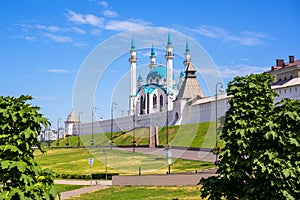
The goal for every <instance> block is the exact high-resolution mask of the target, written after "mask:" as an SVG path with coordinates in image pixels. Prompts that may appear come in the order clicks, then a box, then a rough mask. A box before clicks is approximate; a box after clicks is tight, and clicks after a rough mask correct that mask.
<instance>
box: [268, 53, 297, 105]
mask: <svg viewBox="0 0 300 200" xmlns="http://www.w3.org/2000/svg"><path fill="white" fill-rule="evenodd" d="M268 73H270V74H272V75H273V76H274V78H275V82H274V83H273V85H272V89H274V91H276V92H277V93H278V94H279V97H277V98H276V101H279V100H281V99H283V98H290V99H298V100H299V99H300V59H299V60H295V59H294V56H289V62H288V63H285V62H284V59H276V65H275V66H272V67H271V70H270V71H268Z"/></svg>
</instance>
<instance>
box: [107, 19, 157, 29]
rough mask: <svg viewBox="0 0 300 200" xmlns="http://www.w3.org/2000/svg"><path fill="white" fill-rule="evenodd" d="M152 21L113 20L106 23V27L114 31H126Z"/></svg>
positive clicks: (141, 26)
mask: <svg viewBox="0 0 300 200" xmlns="http://www.w3.org/2000/svg"><path fill="white" fill-rule="evenodd" d="M150 24H151V23H150V22H145V21H142V20H123V21H122V20H111V21H109V22H108V23H107V24H106V25H105V27H104V28H105V29H107V30H114V31H126V30H132V29H137V28H143V27H146V26H149V25H150Z"/></svg>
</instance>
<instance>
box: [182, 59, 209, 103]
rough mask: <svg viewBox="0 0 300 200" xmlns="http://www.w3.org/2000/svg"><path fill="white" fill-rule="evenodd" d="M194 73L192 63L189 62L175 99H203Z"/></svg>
mask: <svg viewBox="0 0 300 200" xmlns="http://www.w3.org/2000/svg"><path fill="white" fill-rule="evenodd" d="M195 73H196V69H195V67H194V66H193V63H192V61H189V62H188V65H187V68H186V70H185V79H184V81H183V82H182V85H181V87H180V89H179V92H178V95H177V99H191V98H193V97H195V96H199V97H200V98H204V97H205V96H204V93H203V91H202V89H201V87H200V85H199V82H198V80H197V78H196V74H195Z"/></svg>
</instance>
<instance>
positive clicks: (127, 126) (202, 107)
mask: <svg viewBox="0 0 300 200" xmlns="http://www.w3.org/2000/svg"><path fill="white" fill-rule="evenodd" d="M272 88H273V89H274V91H276V92H277V93H278V94H279V97H276V98H275V102H278V101H280V100H281V99H283V98H291V99H297V100H300V78H294V79H292V80H290V81H288V82H287V83H285V84H283V85H274V86H272ZM228 99H229V97H228V96H227V95H226V94H220V95H218V101H217V102H218V105H217V115H218V118H220V117H221V116H224V115H225V113H226V111H227V110H228V109H229V104H228ZM183 104H185V106H184V107H183V108H182V110H181V112H180V110H177V108H178V107H176V104H175V105H174V110H172V111H169V117H168V122H169V125H174V124H194V123H198V122H208V121H215V120H216V98H215V96H212V97H207V98H204V99H198V100H196V101H194V102H193V101H190V102H184V103H183ZM179 107H180V106H179ZM176 112H177V113H179V119H178V120H177V119H176V120H177V122H175V121H176V120H175V118H176ZM133 119H134V116H126V117H121V118H116V119H114V120H113V121H114V123H113V131H114V132H115V131H128V130H132V129H133V127H134V123H133ZM166 121H167V116H166V113H165V112H162V113H154V114H150V115H141V116H136V117H135V122H136V123H135V127H136V128H138V127H149V126H158V127H163V126H165V125H166ZM77 128H78V127H77ZM93 130H94V133H95V134H96V133H105V132H110V131H111V120H110V119H109V120H102V121H95V122H94V125H93ZM91 133H92V125H91V123H82V124H81V125H80V134H81V135H84V134H91Z"/></svg>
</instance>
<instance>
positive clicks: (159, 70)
mask: <svg viewBox="0 0 300 200" xmlns="http://www.w3.org/2000/svg"><path fill="white" fill-rule="evenodd" d="M166 75H167V69H166V67H165V66H163V65H159V66H157V67H155V68H153V69H152V70H151V71H150V72H149V74H148V75H147V80H149V79H150V78H151V79H152V80H154V79H155V78H156V77H158V78H159V79H163V78H165V77H166Z"/></svg>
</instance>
